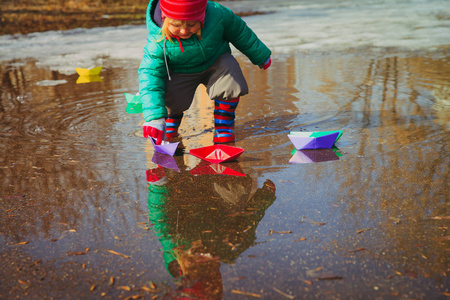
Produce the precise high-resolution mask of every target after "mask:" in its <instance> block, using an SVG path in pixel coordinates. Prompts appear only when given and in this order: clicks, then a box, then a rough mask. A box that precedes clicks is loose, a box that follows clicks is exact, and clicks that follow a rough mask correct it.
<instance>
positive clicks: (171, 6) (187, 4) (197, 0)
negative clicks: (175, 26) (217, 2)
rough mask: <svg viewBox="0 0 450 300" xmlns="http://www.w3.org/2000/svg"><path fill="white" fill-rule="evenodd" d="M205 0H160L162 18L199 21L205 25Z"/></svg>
mask: <svg viewBox="0 0 450 300" xmlns="http://www.w3.org/2000/svg"><path fill="white" fill-rule="evenodd" d="M206 2H207V0H161V2H160V5H161V12H162V14H161V15H162V18H163V20H164V18H165V17H168V18H171V19H173V20H180V21H200V22H201V23H202V27H203V25H204V23H205V10H206Z"/></svg>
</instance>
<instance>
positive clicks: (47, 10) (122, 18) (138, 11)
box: [0, 0, 148, 35]
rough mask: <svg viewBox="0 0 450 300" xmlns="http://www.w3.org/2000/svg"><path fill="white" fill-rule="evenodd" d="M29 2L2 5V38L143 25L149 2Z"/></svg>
mask: <svg viewBox="0 0 450 300" xmlns="http://www.w3.org/2000/svg"><path fill="white" fill-rule="evenodd" d="M0 1H1V0H0ZM26 2H27V1H17V2H15V3H14V4H12V3H6V4H2V6H1V8H0V35H3V34H15V33H22V34H26V33H31V32H36V31H47V30H66V29H73V28H78V27H85V28H92V27H99V26H118V25H125V24H143V23H145V11H146V8H147V3H148V1H145V2H144V1H133V2H131V1H117V2H115V3H102V2H99V1H86V0H84V1H83V0H82V1H62V0H59V1H46V2H44V1H28V2H31V3H30V4H27V3H26ZM105 2H108V1H105ZM140 2H142V3H140ZM128 3H129V4H128Z"/></svg>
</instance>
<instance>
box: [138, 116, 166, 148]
mask: <svg viewBox="0 0 450 300" xmlns="http://www.w3.org/2000/svg"><path fill="white" fill-rule="evenodd" d="M142 130H143V133H144V137H145V138H148V137H152V138H154V139H155V140H156V145H161V143H162V141H163V140H164V141H165V140H166V120H165V119H164V118H160V119H156V120H151V121H150V122H145V123H144V124H143V125H142Z"/></svg>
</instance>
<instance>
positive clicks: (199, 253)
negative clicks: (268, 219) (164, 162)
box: [147, 158, 275, 299]
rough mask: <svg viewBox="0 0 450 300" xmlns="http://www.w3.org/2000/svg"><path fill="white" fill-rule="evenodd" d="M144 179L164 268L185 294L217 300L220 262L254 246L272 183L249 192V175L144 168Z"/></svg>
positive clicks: (272, 192) (270, 198) (272, 191)
mask: <svg viewBox="0 0 450 300" xmlns="http://www.w3.org/2000/svg"><path fill="white" fill-rule="evenodd" d="M177 159H179V158H177ZM179 160H180V159H179ZM178 165H180V164H178ZM147 180H148V181H149V183H150V185H149V197H148V206H149V219H150V222H152V223H153V224H154V229H155V231H156V234H157V235H158V237H159V241H160V242H161V244H162V246H163V249H164V261H165V263H166V268H167V270H168V271H169V273H170V274H171V275H172V276H173V277H174V278H177V279H178V280H180V284H181V286H182V289H183V293H188V294H191V295H193V296H195V297H196V298H199V299H221V296H222V278H221V274H220V262H225V263H231V262H233V261H235V260H236V259H237V258H238V257H239V255H240V254H241V253H242V252H244V251H245V250H246V249H248V248H249V247H250V246H251V245H253V244H254V242H255V240H256V227H257V225H258V224H259V222H260V221H261V219H262V218H263V217H264V213H265V211H266V209H268V208H269V207H270V206H271V205H272V203H273V202H274V201H275V185H274V184H273V183H272V182H271V181H270V180H267V181H266V182H265V183H264V184H263V186H262V187H261V188H258V189H257V190H256V191H255V192H253V193H252V186H253V183H254V180H253V179H252V178H251V177H250V176H248V175H246V176H242V177H241V176H224V175H201V176H193V175H191V173H190V172H189V171H187V170H181V171H180V172H175V171H170V170H168V169H163V168H157V169H153V170H148V171H147ZM154 183H156V184H154ZM158 184H160V185H158ZM161 184H162V185H161Z"/></svg>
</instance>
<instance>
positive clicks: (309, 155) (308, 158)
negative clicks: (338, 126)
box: [289, 149, 339, 164]
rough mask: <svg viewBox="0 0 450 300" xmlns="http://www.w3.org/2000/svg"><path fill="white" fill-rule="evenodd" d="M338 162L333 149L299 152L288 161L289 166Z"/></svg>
mask: <svg viewBox="0 0 450 300" xmlns="http://www.w3.org/2000/svg"><path fill="white" fill-rule="evenodd" d="M332 160H339V157H338V156H337V154H336V152H335V151H333V149H321V150H299V151H297V152H295V154H294V155H293V156H292V157H291V159H290V160H289V163H291V164H308V163H318V162H325V161H332Z"/></svg>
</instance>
